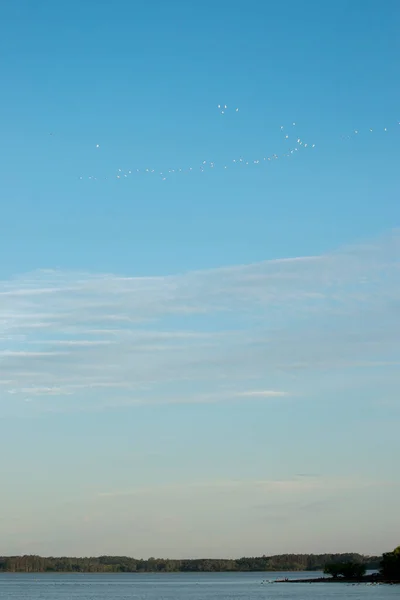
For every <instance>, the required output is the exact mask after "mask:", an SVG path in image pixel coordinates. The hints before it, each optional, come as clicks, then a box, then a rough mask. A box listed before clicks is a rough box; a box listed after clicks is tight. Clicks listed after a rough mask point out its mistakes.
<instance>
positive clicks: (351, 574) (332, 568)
mask: <svg viewBox="0 0 400 600" xmlns="http://www.w3.org/2000/svg"><path fill="white" fill-rule="evenodd" d="M366 570H367V568H366V565H365V564H363V563H362V562H358V561H347V562H333V563H329V564H327V565H326V566H325V569H324V573H325V574H326V575H331V576H332V577H333V578H335V579H337V578H338V577H344V578H345V579H358V578H360V577H362V576H363V575H365V572H366Z"/></svg>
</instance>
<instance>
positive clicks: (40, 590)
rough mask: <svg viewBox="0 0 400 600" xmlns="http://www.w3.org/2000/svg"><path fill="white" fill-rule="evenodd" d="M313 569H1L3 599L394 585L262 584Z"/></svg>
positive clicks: (249, 598) (335, 593) (334, 593)
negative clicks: (110, 571)
mask: <svg viewBox="0 0 400 600" xmlns="http://www.w3.org/2000/svg"><path fill="white" fill-rule="evenodd" d="M319 575H320V574H319V573H316V572H315V571H314V572H313V573H304V572H302V573H159V574H153V573H142V574H139V573H116V574H103V573H93V574H75V573H74V574H72V573H51V574H50V573H41V574H31V573H27V574H25V573H0V598H1V600H67V599H68V600H128V599H129V600H275V599H276V600H289V599H293V600H313V599H317V598H318V599H320V598H321V599H324V600H325V599H326V600H344V599H345V598H346V599H347V598H349V599H350V600H391V599H393V600H394V598H399V597H400V596H399V593H400V588H399V587H398V586H388V585H379V586H368V585H365V584H363V585H348V584H344V583H343V584H336V583H335V584H326V583H325V584H324V583H313V584H307V583H304V584H299V583H297V584H296V583H276V584H266V583H263V581H265V580H268V579H269V580H273V579H276V578H284V577H288V578H289V579H290V578H291V579H294V578H299V577H305V578H306V577H318V576H319Z"/></svg>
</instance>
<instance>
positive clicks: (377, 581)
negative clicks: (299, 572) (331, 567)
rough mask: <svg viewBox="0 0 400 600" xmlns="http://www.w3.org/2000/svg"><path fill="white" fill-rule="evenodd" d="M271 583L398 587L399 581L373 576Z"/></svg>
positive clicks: (285, 580) (281, 580) (317, 578)
mask: <svg viewBox="0 0 400 600" xmlns="http://www.w3.org/2000/svg"><path fill="white" fill-rule="evenodd" d="M272 583H347V584H352V585H359V584H361V583H365V584H368V583H369V584H372V585H399V584H400V580H387V579H381V578H380V577H376V576H374V575H365V576H364V577H358V578H357V579H345V578H344V577H337V578H334V577H316V578H307V579H277V580H275V581H273V582H272Z"/></svg>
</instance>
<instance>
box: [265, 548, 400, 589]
mask: <svg viewBox="0 0 400 600" xmlns="http://www.w3.org/2000/svg"><path fill="white" fill-rule="evenodd" d="M366 571H367V568H366V565H365V563H362V562H360V561H354V560H350V561H337V562H331V563H327V564H326V565H325V568H324V574H325V575H328V577H318V578H311V579H310V578H308V579H286V578H285V579H280V580H279V579H278V580H276V581H275V582H276V583H287V582H290V583H336V582H341V583H351V584H357V583H369V584H378V583H386V584H399V583H400V546H398V547H397V548H395V549H394V550H393V552H385V553H384V554H383V556H382V560H381V561H380V570H379V571H378V572H376V573H373V574H371V575H366Z"/></svg>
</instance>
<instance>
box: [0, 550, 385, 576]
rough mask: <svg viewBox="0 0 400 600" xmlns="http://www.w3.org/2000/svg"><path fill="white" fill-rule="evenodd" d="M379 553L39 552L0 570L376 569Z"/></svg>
mask: <svg viewBox="0 0 400 600" xmlns="http://www.w3.org/2000/svg"><path fill="white" fill-rule="evenodd" d="M381 558H382V557H378V556H363V555H361V554H354V553H349V554H280V555H277V556H260V557H251V558H239V559H235V560H233V559H226V560H225V559H214V558H210V559H207V558H202V559H184V560H176V559H165V558H149V559H147V560H143V559H136V558H129V557H128V556H99V557H96V558H68V557H60V558H55V557H52V556H51V557H46V558H44V557H41V556H2V557H0V571H2V572H5V571H7V572H11V573H16V572H18V573H20V572H23V573H40V572H74V573H157V572H161V573H175V572H201V571H203V572H212V571H218V572H221V571H323V570H324V568H325V566H326V565H327V564H330V563H334V562H350V561H351V562H356V563H361V564H363V565H365V567H366V569H378V568H379V565H380V561H381Z"/></svg>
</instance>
